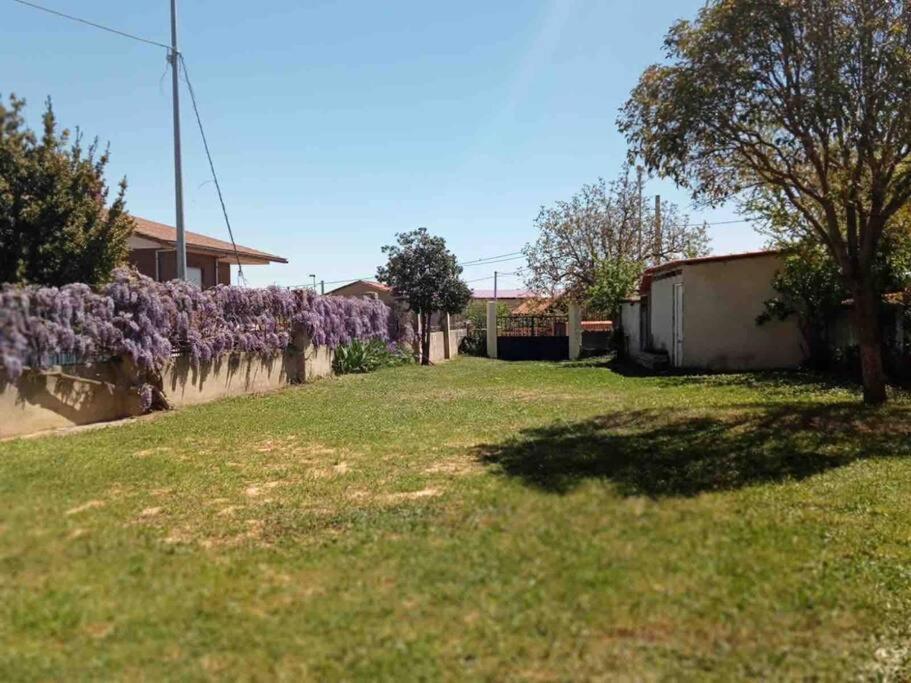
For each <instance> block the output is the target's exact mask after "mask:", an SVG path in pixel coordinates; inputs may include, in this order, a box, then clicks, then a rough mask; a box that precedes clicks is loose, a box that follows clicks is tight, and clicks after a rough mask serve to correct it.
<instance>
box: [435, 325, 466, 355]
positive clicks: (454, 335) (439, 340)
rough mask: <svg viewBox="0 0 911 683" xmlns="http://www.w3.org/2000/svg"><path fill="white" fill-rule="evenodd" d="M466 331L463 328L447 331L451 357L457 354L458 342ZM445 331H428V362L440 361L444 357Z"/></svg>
mask: <svg viewBox="0 0 911 683" xmlns="http://www.w3.org/2000/svg"><path fill="white" fill-rule="evenodd" d="M467 333H468V331H467V330H466V329H464V328H456V329H453V330H450V331H449V348H450V353H451V355H452V358H455V357H456V356H458V355H459V343H460V342H461V341H462V339H464V338H465V335H466V334H467ZM445 334H446V333H445V332H431V333H430V362H431V363H442V362H443V361H445V360H448V359H447V358H446V344H445V338H444V337H445Z"/></svg>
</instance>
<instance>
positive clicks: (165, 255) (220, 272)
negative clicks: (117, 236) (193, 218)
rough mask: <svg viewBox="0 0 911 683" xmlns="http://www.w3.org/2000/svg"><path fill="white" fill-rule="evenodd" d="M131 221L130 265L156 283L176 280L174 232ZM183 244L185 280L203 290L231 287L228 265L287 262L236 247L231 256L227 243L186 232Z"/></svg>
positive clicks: (165, 227) (173, 229)
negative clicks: (134, 224) (185, 263)
mask: <svg viewBox="0 0 911 683" xmlns="http://www.w3.org/2000/svg"><path fill="white" fill-rule="evenodd" d="M133 220H134V221H135V222H136V229H135V230H134V231H133V235H132V236H131V237H130V240H129V243H128V246H129V249H130V253H129V257H128V260H129V263H130V265H132V266H134V267H135V268H136V270H138V271H139V272H140V273H142V274H143V275H147V276H149V277H150V278H152V279H154V280H158V281H159V282H166V281H168V280H173V279H174V278H176V277H177V252H176V246H177V229H176V228H173V227H171V226H170V225H164V224H163V223H156V222H154V221H150V220H147V219H145V218H139V217H138V216H133ZM186 244H187V279H188V280H189V281H190V282H194V283H195V284H197V285H199V286H200V287H203V288H207V287H214V286H215V285H217V284H219V285H229V284H231V264H236V263H237V262H238V260H239V261H240V263H241V264H242V265H245V266H248V265H266V264H269V263H287V262H288V260H287V259H286V258H284V257H282V256H275V255H274V254H267V253H266V252H264V251H258V250H257V249H251V248H250V247H243V246H241V245H239V244H238V245H237V253H236V254H235V251H234V246H233V245H232V244H231V243H230V242H225V241H223V240H219V239H215V238H214V237H208V236H206V235H200V234H199V233H195V232H189V231H187V233H186Z"/></svg>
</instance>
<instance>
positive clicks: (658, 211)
mask: <svg viewBox="0 0 911 683" xmlns="http://www.w3.org/2000/svg"><path fill="white" fill-rule="evenodd" d="M663 249H664V245H663V244H662V238H661V195H660V194H656V195H655V263H656V264H658V263H660V262H661V252H662V250H663Z"/></svg>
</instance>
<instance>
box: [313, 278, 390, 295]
mask: <svg viewBox="0 0 911 683" xmlns="http://www.w3.org/2000/svg"><path fill="white" fill-rule="evenodd" d="M352 285H365V286H367V287H369V288H370V289H375V290H376V291H377V292H391V291H392V287H387V286H386V285H384V284H380V283H379V282H374V281H373V280H355V281H354V282H349V283H348V284H346V285H342V286H341V287H336V288H335V289H333V290H331V291H329V292H326V294H335V293H336V292H340V291H342V290H343V289H348V288H349V287H351V286H352Z"/></svg>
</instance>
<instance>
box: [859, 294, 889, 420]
mask: <svg viewBox="0 0 911 683" xmlns="http://www.w3.org/2000/svg"><path fill="white" fill-rule="evenodd" d="M852 290H853V293H854V325H855V327H856V330H857V339H858V343H859V345H860V368H861V374H862V376H863V384H864V403H866V404H869V405H876V404H880V403H885V402H886V373H885V370H884V368H883V347H882V339H881V333H880V329H879V302H878V301H877V295H876V289H875V287H873V283H872V282H870V281H869V280H868V279H866V280H865V281H861V282H858V283H855V285H854V286H853V287H852Z"/></svg>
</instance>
